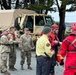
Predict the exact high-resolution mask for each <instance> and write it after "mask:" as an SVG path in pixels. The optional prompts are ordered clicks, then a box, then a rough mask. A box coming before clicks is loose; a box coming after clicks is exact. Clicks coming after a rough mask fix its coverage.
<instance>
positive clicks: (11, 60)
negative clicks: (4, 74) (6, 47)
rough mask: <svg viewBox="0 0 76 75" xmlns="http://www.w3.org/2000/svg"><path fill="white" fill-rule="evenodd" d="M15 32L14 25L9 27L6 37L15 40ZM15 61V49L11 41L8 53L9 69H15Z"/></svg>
mask: <svg viewBox="0 0 76 75" xmlns="http://www.w3.org/2000/svg"><path fill="white" fill-rule="evenodd" d="M14 32H15V28H14V27H10V32H9V34H8V37H9V38H10V37H11V38H12V40H13V41H15V40H16V36H15V34H14ZM15 63H16V49H15V44H14V43H13V44H12V45H11V46H10V54H9V70H11V71H14V70H17V69H16V68H15V67H14V66H15Z"/></svg>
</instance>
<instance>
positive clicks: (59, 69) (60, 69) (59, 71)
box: [0, 51, 63, 75]
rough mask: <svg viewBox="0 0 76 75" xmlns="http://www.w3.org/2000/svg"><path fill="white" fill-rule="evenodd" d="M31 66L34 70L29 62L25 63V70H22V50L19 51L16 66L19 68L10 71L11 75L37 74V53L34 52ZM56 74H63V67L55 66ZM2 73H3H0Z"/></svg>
mask: <svg viewBox="0 0 76 75" xmlns="http://www.w3.org/2000/svg"><path fill="white" fill-rule="evenodd" d="M31 66H32V68H33V70H28V69H27V63H25V65H24V69H25V70H20V51H17V61H16V65H15V67H16V68H17V71H10V73H11V75H36V58H35V53H34V52H32V63H31ZM55 70H56V74H55V75H62V72H63V67H61V66H56V68H55ZM0 75H2V74H0Z"/></svg>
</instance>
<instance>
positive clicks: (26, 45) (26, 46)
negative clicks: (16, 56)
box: [20, 28, 34, 70]
mask: <svg viewBox="0 0 76 75" xmlns="http://www.w3.org/2000/svg"><path fill="white" fill-rule="evenodd" d="M20 41H21V43H20V49H21V62H20V64H21V70H24V68H23V65H24V63H25V56H26V57H27V65H28V69H30V70H32V68H31V66H30V65H31V50H32V49H33V48H34V45H33V41H32V38H31V36H30V35H29V29H28V28H25V29H24V34H23V35H22V36H21V37H20Z"/></svg>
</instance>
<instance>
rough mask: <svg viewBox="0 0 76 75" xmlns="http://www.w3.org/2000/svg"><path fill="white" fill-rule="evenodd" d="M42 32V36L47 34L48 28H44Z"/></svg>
mask: <svg viewBox="0 0 76 75" xmlns="http://www.w3.org/2000/svg"><path fill="white" fill-rule="evenodd" d="M42 32H43V34H48V33H49V32H50V27H44V28H43V30H42Z"/></svg>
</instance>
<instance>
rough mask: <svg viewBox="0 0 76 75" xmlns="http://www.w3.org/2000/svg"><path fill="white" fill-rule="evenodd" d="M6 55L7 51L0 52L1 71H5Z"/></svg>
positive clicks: (7, 55) (7, 54)
mask: <svg viewBox="0 0 76 75" xmlns="http://www.w3.org/2000/svg"><path fill="white" fill-rule="evenodd" d="M8 57H9V53H2V54H0V71H1V72H6V71H7V60H8Z"/></svg>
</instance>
